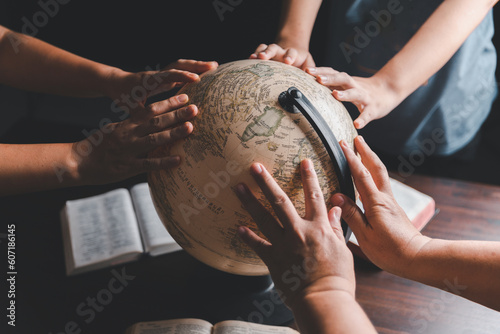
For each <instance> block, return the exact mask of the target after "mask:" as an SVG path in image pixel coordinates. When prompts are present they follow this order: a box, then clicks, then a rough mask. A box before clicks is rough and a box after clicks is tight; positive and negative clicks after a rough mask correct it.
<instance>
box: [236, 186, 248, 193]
mask: <svg viewBox="0 0 500 334" xmlns="http://www.w3.org/2000/svg"><path fill="white" fill-rule="evenodd" d="M236 192H237V193H238V194H240V195H245V194H246V193H247V191H246V189H245V186H244V185H243V184H242V183H239V184H238V185H236Z"/></svg>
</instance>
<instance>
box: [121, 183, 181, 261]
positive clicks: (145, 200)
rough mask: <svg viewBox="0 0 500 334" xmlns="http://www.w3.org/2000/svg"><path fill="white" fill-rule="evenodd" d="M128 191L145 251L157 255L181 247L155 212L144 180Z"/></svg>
mask: <svg viewBox="0 0 500 334" xmlns="http://www.w3.org/2000/svg"><path fill="white" fill-rule="evenodd" d="M130 193H131V195H132V202H133V203H134V207H135V211H136V214H137V220H138V221H139V227H140V229H141V236H142V239H143V242H144V246H145V250H146V252H150V253H151V255H157V254H160V253H165V252H172V251H175V250H179V249H181V246H179V245H178V244H177V243H176V242H175V240H174V239H173V238H172V236H170V234H169V233H168V231H167V229H166V228H165V226H164V225H163V223H162V222H161V220H160V217H159V216H158V214H157V213H156V209H155V207H154V204H153V200H152V198H151V193H150V192H149V186H148V184H147V183H146V182H143V183H139V184H136V185H135V186H133V187H132V188H131V190H130Z"/></svg>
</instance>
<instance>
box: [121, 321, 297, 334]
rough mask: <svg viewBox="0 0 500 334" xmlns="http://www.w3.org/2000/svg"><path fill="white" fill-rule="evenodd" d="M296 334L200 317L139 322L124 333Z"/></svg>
mask: <svg viewBox="0 0 500 334" xmlns="http://www.w3.org/2000/svg"><path fill="white" fill-rule="evenodd" d="M150 333H151V334H153V333H154V334H167V333H176V334H192V333H196V334H275V333H276V334H298V333H299V332H297V331H296V330H294V329H292V328H289V327H281V326H270V325H260V324H254V323H251V322H246V321H237V320H226V321H221V322H218V323H216V324H215V325H212V324H211V323H209V322H208V321H205V320H201V319H172V320H163V321H150V322H139V323H137V324H135V325H132V326H131V327H129V328H128V329H127V330H126V331H125V334H150Z"/></svg>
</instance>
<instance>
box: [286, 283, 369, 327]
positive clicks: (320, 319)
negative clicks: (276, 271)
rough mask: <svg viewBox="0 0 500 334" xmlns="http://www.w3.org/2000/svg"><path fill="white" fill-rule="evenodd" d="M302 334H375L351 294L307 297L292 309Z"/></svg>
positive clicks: (345, 292) (329, 292)
mask: <svg viewBox="0 0 500 334" xmlns="http://www.w3.org/2000/svg"><path fill="white" fill-rule="evenodd" d="M292 310H293V313H294V316H295V320H296V322H297V325H298V327H299V330H300V332H301V333H304V334H308V333H321V334H323V333H376V331H375V328H374V327H373V325H372V324H371V322H370V320H369V319H368V317H367V316H366V314H365V312H364V311H363V309H362V308H361V306H360V305H359V304H358V303H357V302H356V300H355V299H354V297H353V296H352V294H350V293H349V292H347V291H342V290H336V291H328V292H319V293H315V294H311V295H308V296H307V297H305V298H303V299H301V300H300V301H297V303H295V306H294V307H293V308H292Z"/></svg>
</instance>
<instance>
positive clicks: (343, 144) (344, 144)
mask: <svg viewBox="0 0 500 334" xmlns="http://www.w3.org/2000/svg"><path fill="white" fill-rule="evenodd" d="M340 145H341V146H343V147H345V148H349V145H347V142H346V141H345V140H343V139H342V140H341V141H340Z"/></svg>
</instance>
